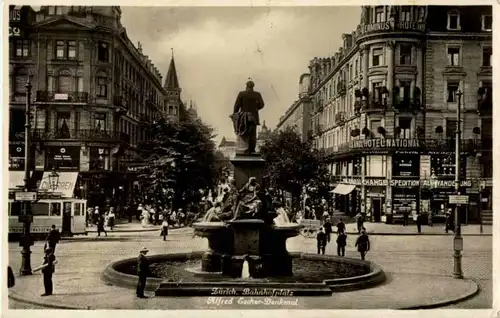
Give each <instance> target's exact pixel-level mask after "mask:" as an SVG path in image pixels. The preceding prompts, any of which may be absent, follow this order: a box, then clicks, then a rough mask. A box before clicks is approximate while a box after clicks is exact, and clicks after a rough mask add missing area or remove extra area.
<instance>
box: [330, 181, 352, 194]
mask: <svg viewBox="0 0 500 318" xmlns="http://www.w3.org/2000/svg"><path fill="white" fill-rule="evenodd" d="M355 188H356V186H355V185H352V184H343V183H340V184H339V185H338V186H337V187H336V188H335V189H333V190H332V192H333V193H337V194H342V195H346V194H349V193H351V192H352V190H354V189H355Z"/></svg>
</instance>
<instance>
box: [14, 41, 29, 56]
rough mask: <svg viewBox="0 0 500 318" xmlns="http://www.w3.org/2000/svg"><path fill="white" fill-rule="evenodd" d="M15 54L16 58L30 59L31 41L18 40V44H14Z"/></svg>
mask: <svg viewBox="0 0 500 318" xmlns="http://www.w3.org/2000/svg"><path fill="white" fill-rule="evenodd" d="M14 54H15V56H16V57H29V55H30V41H29V40H17V41H16V42H14Z"/></svg>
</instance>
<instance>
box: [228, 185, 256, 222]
mask: <svg viewBox="0 0 500 318" xmlns="http://www.w3.org/2000/svg"><path fill="white" fill-rule="evenodd" d="M239 194H240V200H239V201H238V205H237V206H236V209H235V211H234V217H233V221H234V220H237V219H250V218H259V217H260V215H259V213H260V212H261V209H262V201H261V200H260V198H259V194H260V185H259V184H258V183H257V180H256V179H255V178H253V177H251V178H250V179H249V180H248V182H247V184H246V185H245V186H243V188H241V189H240V191H239Z"/></svg>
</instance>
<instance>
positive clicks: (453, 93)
mask: <svg viewBox="0 0 500 318" xmlns="http://www.w3.org/2000/svg"><path fill="white" fill-rule="evenodd" d="M459 86H460V82H458V81H449V82H448V83H447V90H448V98H447V102H448V103H456V102H457V93H458V87H459Z"/></svg>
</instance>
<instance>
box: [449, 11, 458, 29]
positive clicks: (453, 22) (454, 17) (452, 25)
mask: <svg viewBox="0 0 500 318" xmlns="http://www.w3.org/2000/svg"><path fill="white" fill-rule="evenodd" d="M447 28H448V30H450V31H456V30H460V13H458V12H449V13H448V25H447Z"/></svg>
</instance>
